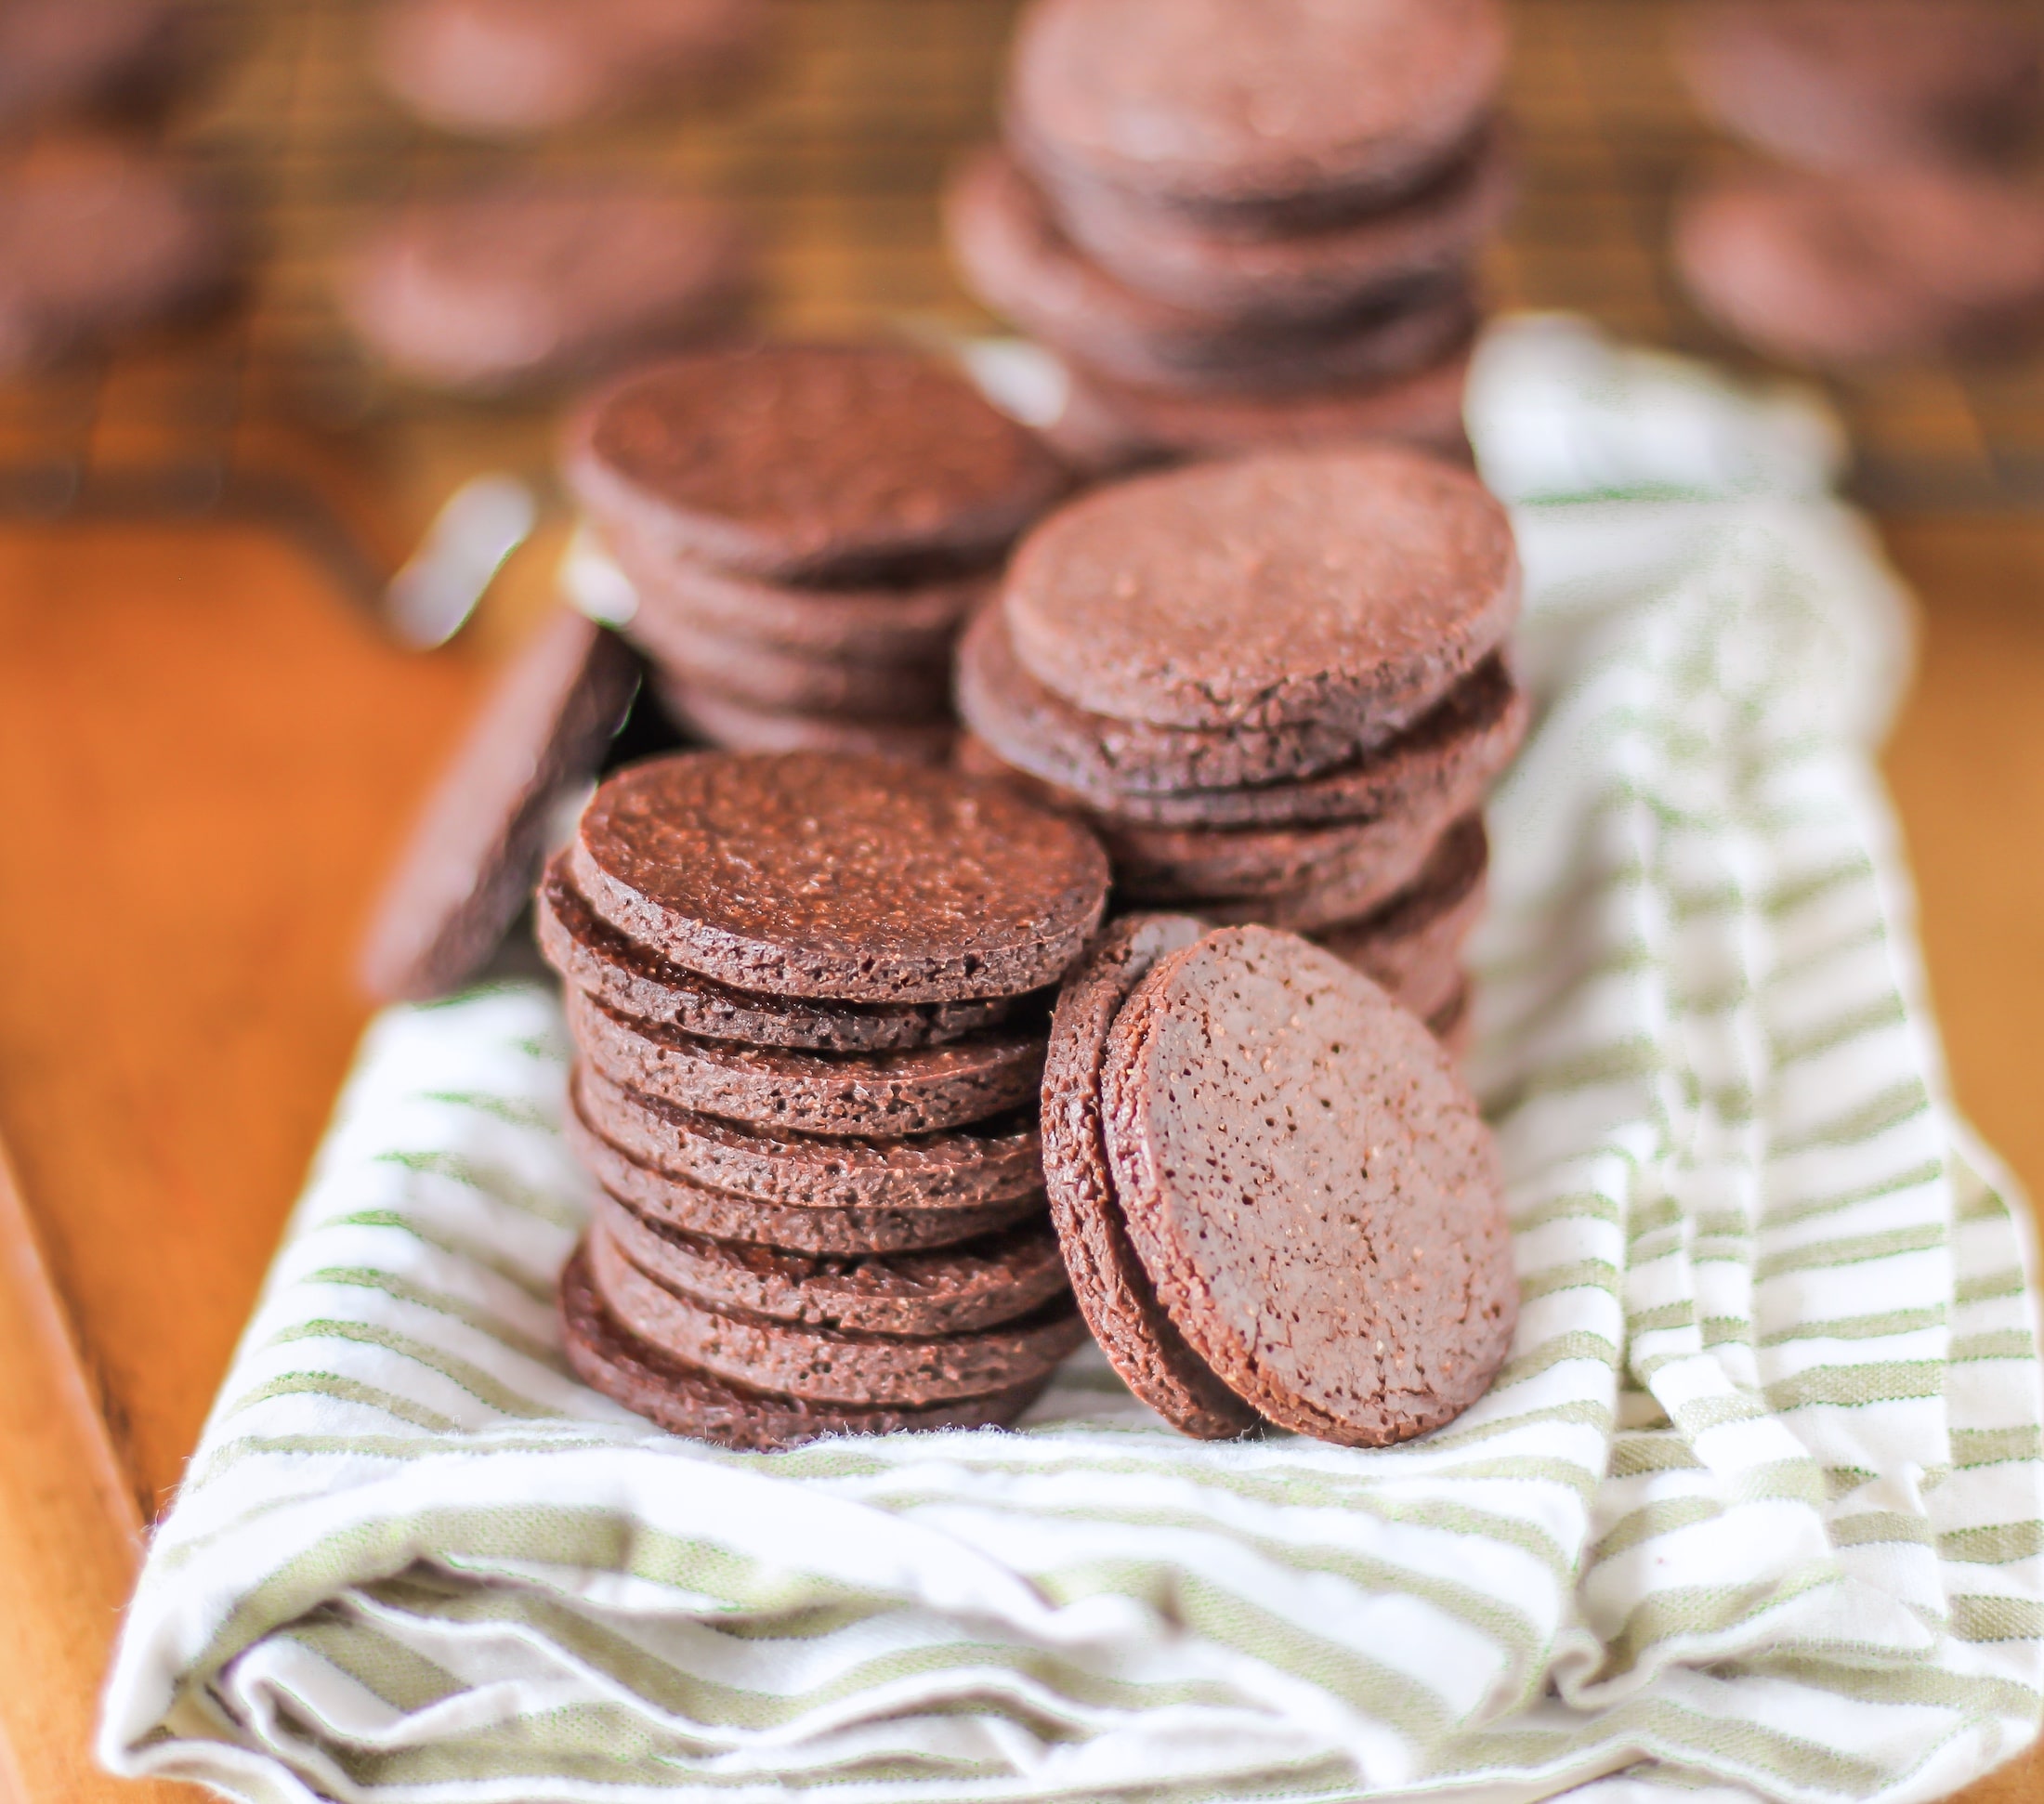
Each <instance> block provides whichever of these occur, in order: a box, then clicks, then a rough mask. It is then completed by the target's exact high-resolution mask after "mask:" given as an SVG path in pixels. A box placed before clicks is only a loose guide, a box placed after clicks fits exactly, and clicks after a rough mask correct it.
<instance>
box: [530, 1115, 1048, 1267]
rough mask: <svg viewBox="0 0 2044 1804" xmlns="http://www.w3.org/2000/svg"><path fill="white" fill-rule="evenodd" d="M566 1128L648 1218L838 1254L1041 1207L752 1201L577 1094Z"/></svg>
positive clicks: (897, 1248)
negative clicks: (693, 1172)
mask: <svg viewBox="0 0 2044 1804" xmlns="http://www.w3.org/2000/svg"><path fill="white" fill-rule="evenodd" d="M567 1135H568V1144H569V1145H570V1147H571V1148H572V1149H573V1151H574V1154H575V1157H577V1158H578V1159H580V1160H581V1161H582V1163H583V1167H584V1168H585V1169H586V1170H588V1171H589V1173H590V1175H591V1176H592V1177H594V1178H595V1179H596V1182H597V1183H599V1184H600V1185H601V1186H602V1187H603V1189H604V1192H605V1193H606V1194H607V1195H608V1196H611V1197H613V1198H615V1199H616V1200H617V1201H619V1202H621V1203H622V1204H624V1205H625V1206H626V1207H628V1208H630V1209H633V1210H634V1211H635V1213H637V1214H639V1215H641V1216H643V1217H645V1218H646V1219H647V1220H648V1221H651V1222H664V1223H666V1224H667V1225H668V1226H671V1227H674V1228H677V1229H679V1230H681V1231H682V1232H684V1233H688V1234H695V1235H705V1236H707V1237H708V1238H710V1239H713V1240H728V1241H735V1242H741V1243H744V1244H747V1245H751V1246H756V1247H779V1248H785V1249H786V1250H787V1251H789V1252H795V1253H811V1254H817V1255H826V1254H828V1255H832V1256H835V1257H858V1256H860V1255H863V1254H867V1253H912V1252H921V1251H924V1250H926V1249H928V1248H937V1247H952V1246H957V1245H959V1244H960V1243H962V1242H963V1241H967V1240H973V1239H976V1238H978V1237H980V1236H981V1235H988V1234H998V1233H1000V1232H1001V1231H1002V1230H1003V1229H1005V1228H1009V1227H1012V1226H1014V1225H1015V1223H1017V1222H1027V1221H1030V1220H1033V1219H1035V1218H1037V1217H1040V1216H1041V1215H1042V1212H1043V1203H1042V1197H1041V1196H1011V1197H1006V1198H1004V1199H1002V1200H1001V1201H999V1202H991V1203H980V1204H975V1205H972V1206H969V1207H957V1208H940V1209H869V1208H862V1207H853V1208H845V1209H837V1208H825V1209H806V1208H803V1207H802V1206H800V1205H799V1204H781V1203H763V1202H754V1201H752V1200H750V1199H748V1198H746V1197H743V1196H733V1195H732V1194H731V1193H729V1192H728V1191H723V1190H712V1189H709V1188H707V1187H706V1186H704V1185H702V1184H699V1183H690V1182H689V1181H688V1179H686V1178H681V1177H676V1176H675V1175H674V1174H673V1173H672V1172H669V1171H665V1170H661V1169H660V1168H659V1167H658V1166H654V1165H645V1164H641V1163H639V1162H638V1161H636V1160H635V1159H633V1158H631V1157H628V1156H627V1155H626V1154H625V1153H624V1152H622V1150H621V1149H620V1148H618V1147H617V1146H615V1145H613V1144H611V1143H610V1142H609V1140H608V1139H606V1138H605V1137H604V1136H603V1135H602V1134H600V1133H598V1132H597V1131H596V1129H594V1128H593V1127H591V1126H590V1125H589V1123H588V1122H587V1121H586V1120H585V1119H584V1118H583V1114H582V1112H581V1104H580V1102H579V1100H578V1103H577V1105H576V1107H575V1108H574V1109H573V1110H571V1111H570V1114H569V1118H568V1123H567Z"/></svg>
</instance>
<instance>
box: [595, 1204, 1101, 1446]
mask: <svg viewBox="0 0 2044 1804" xmlns="http://www.w3.org/2000/svg"><path fill="white" fill-rule="evenodd" d="M583 1244H584V1246H585V1247H586V1248H587V1252H588V1260H589V1275H590V1277H591V1279H592V1280H593V1281H594V1286H595V1289H596V1295H597V1296H598V1297H599V1298H600V1299H601V1300H602V1302H603V1306H604V1308H605V1310H606V1311H607V1312H608V1313H609V1314H610V1315H611V1316H612V1317H613V1318H614V1319H615V1320H616V1321H617V1323H618V1324H619V1326H620V1327H624V1328H626V1329H628V1330H629V1331H630V1332H631V1333H632V1334H634V1335H635V1336H636V1337H637V1338H638V1339H639V1340H644V1341H646V1342H648V1343H649V1345H651V1346H653V1347H655V1348H657V1349H659V1351H660V1352H662V1353H665V1354H666V1355H667V1356H668V1357H669V1358H670V1359H678V1360H680V1361H681V1362H682V1363H683V1364H685V1365H688V1366H695V1367H696V1368H697V1369H698V1370H701V1371H706V1372H709V1373H710V1374H712V1375H713V1376H714V1377H717V1378H723V1379H732V1380H735V1381H737V1382H739V1383H740V1384H746V1385H753V1386H757V1387H758V1388H759V1389H760V1390H763V1391H771V1392H774V1393H775V1394H776V1395H779V1396H788V1397H801V1398H803V1399H805V1400H806V1401H807V1402H810V1403H825V1404H854V1405H859V1406H860V1407H864V1408H872V1407H881V1408H910V1409H922V1408H926V1407H928V1406H929V1405H931V1404H936V1403H948V1402H951V1401H953V1400H954V1399H958V1398H963V1397H983V1396H987V1395H989V1394H991V1393H994V1392H1002V1391H1010V1390H1014V1389H1015V1388H1016V1387H1017V1386H1020V1385H1024V1384H1028V1383H1029V1382H1031V1381H1032V1380H1034V1379H1041V1378H1043V1377H1045V1376H1046V1375H1048V1374H1049V1372H1050V1371H1051V1370H1052V1369H1053V1368H1054V1367H1055V1366H1056V1364H1057V1362H1058V1361H1059V1360H1061V1359H1063V1358H1064V1357H1065V1355H1066V1354H1067V1353H1070V1352H1071V1351H1072V1350H1073V1349H1074V1348H1075V1347H1077V1346H1079V1345H1080V1344H1081V1342H1082V1341H1083V1340H1085V1338H1086V1327H1085V1324H1084V1322H1082V1321H1081V1319H1080V1316H1079V1312H1078V1311H1077V1310H1076V1309H1074V1308H1073V1307H1072V1303H1071V1299H1070V1298H1069V1297H1063V1298H1060V1299H1058V1300H1056V1301H1053V1302H1050V1303H1047V1304H1045V1305H1043V1306H1042V1308H1041V1309H1039V1310H1037V1311H1036V1312H1035V1313H1034V1314H1030V1315H1028V1316H1025V1317H1023V1318H1022V1319H1021V1320H1020V1321H1016V1322H1010V1323H1005V1324H1003V1325H1002V1326H1001V1327H994V1328H981V1329H979V1330H978V1331H977V1332H976V1333H972V1334H950V1335H941V1336H932V1337H930V1338H928V1339H919V1340H904V1339H900V1338H898V1337H896V1336H893V1335H881V1334H854V1333H851V1332H849V1331H845V1330H841V1329H832V1328H803V1327H788V1326H784V1325H782V1324H780V1323H778V1322H766V1321H761V1320H757V1319H754V1318H752V1317H748V1316H740V1315H726V1314H719V1313H718V1312H716V1311H715V1310H711V1309H705V1308H703V1307H702V1306H701V1304H700V1303H691V1302H688V1301H685V1300H683V1299H682V1298H680V1297H678V1296H676V1295H675V1293H674V1292H673V1291H672V1290H669V1289H668V1288H666V1287H665V1286H663V1285H662V1284H659V1283H657V1282H656V1281H655V1280H654V1279H652V1278H649V1277H648V1276H647V1275H646V1274H645V1273H643V1272H641V1271H640V1270H639V1269H638V1267H637V1266H635V1265H634V1264H633V1263H632V1262H631V1261H630V1260H628V1259H626V1258H625V1257H624V1255H623V1254H622V1252H620V1251H619V1250H618V1248H617V1246H616V1244H615V1243H614V1242H612V1241H611V1240H610V1238H609V1235H606V1234H605V1233H604V1232H603V1230H602V1229H601V1228H600V1227H598V1228H596V1229H593V1230H592V1231H591V1233H590V1235H589V1237H588V1239H587V1240H586V1241H585V1242H584V1243H583Z"/></svg>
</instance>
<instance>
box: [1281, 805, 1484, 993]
mask: <svg viewBox="0 0 2044 1804" xmlns="http://www.w3.org/2000/svg"><path fill="white" fill-rule="evenodd" d="M1489 869H1490V847H1489V841H1488V839H1487V836H1486V835H1485V833H1484V832H1483V830H1482V826H1481V823H1480V822H1476V821H1465V822H1464V823H1463V824H1462V826H1461V828H1460V829H1458V830H1456V831H1455V832H1453V833H1450V834H1449V835H1448V837H1447V838H1446V839H1445V840H1444V841H1443V842H1442V843H1441V844H1440V845H1439V847H1437V848H1436V850H1435V854H1434V856H1432V857H1431V858H1429V859H1428V860H1427V863H1426V867H1425V869H1422V871H1421V872H1420V874H1419V876H1417V877H1416V878H1414V879H1413V881H1412V882H1410V883H1409V884H1408V885H1407V886H1406V887H1405V888H1404V889H1402V890H1400V891H1399V892H1398V894H1397V895H1395V896H1393V897H1392V898H1391V899H1390V900H1389V901H1388V902H1386V903H1384V904H1383V905H1382V907H1381V908H1378V909H1375V910H1374V911H1372V912H1371V913H1369V914H1368V915H1365V916H1363V917H1362V919H1360V920H1358V921H1352V922H1343V924H1341V925H1339V926H1335V927H1330V928H1327V929H1325V930H1324V931H1322V932H1321V933H1319V934H1317V935H1315V937H1316V938H1317V940H1318V941H1319V943H1320V944H1321V945H1322V946H1324V947H1326V948H1327V949H1328V950H1329V951H1330V952H1331V953H1333V954H1334V956H1335V957H1336V958H1338V959H1340V960H1341V961H1343V963H1345V964H1352V965H1354V966H1355V967H1356V970H1358V971H1360V972H1361V973H1362V974H1364V975H1365V976H1367V977H1369V978H1370V979H1371V980H1372V981H1374V982H1375V983H1377V984H1378V985H1379V986H1381V987H1382V988H1383V989H1384V990H1385V991H1386V992H1387V993H1388V994H1389V995H1390V996H1391V997H1392V998H1393V999H1394V1000H1396V1001H1398V1002H1400V1003H1402V1004H1403V1005H1404V1006H1405V1007H1406V1008H1409V1009H1410V1010H1411V1011H1412V1013H1414V1014H1416V1015H1418V1016H1419V1017H1420V1018H1421V1019H1422V1021H1428V1022H1431V1021H1432V1020H1433V1019H1434V1017H1435V1016H1436V1015H1439V1014H1441V1013H1443V1012H1444V1011H1446V1010H1448V1009H1451V1008H1452V1007H1453V1006H1454V1003H1455V1001H1456V999H1457V997H1458V996H1459V995H1460V994H1461V990H1462V988H1463V987H1464V985H1465V983H1466V981H1467V980H1466V978H1465V977H1464V975H1463V972H1462V948H1464V947H1465V946H1466V945H1467V944H1468V942H1469V936H1470V935H1471V934H1472V933H1473V932H1474V931H1475V927H1476V923H1477V922H1478V921H1479V920H1481V919H1482V916H1483V909H1484V897H1485V889H1486V883H1485V879H1486V877H1487V874H1488V871H1489Z"/></svg>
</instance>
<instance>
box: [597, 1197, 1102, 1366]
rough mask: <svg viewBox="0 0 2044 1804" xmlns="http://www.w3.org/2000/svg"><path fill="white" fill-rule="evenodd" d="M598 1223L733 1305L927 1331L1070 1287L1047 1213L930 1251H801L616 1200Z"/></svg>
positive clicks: (829, 1324) (646, 1264) (847, 1325)
mask: <svg viewBox="0 0 2044 1804" xmlns="http://www.w3.org/2000/svg"><path fill="white" fill-rule="evenodd" d="M596 1222H598V1223H599V1224H600V1225H601V1227H602V1229H603V1232H604V1233H605V1234H606V1235H609V1238H610V1240H611V1241H612V1243H613V1244H614V1245H615V1246H616V1247H617V1248H618V1250H619V1251H620V1252H622V1254H623V1255H624V1256H625V1258H627V1259H628V1260H630V1261H632V1263H633V1264H634V1265H635V1266H637V1267H638V1268H639V1270H640V1271H642V1272H644V1273H646V1274H647V1275H649V1277H653V1278H657V1279H658V1280H659V1281H660V1283H661V1284H662V1286H664V1287H665V1288H667V1289H669V1290H672V1291H673V1292H675V1295H676V1296H678V1297H681V1298H683V1299H684V1300H685V1301H689V1302H694V1303H700V1304H701V1306H702V1307H703V1308H705V1309H712V1310H716V1311H718V1312H719V1313H721V1314H736V1315H741V1316H748V1317H753V1318H757V1319H760V1320H764V1321H769V1322H786V1323H791V1324H793V1325H794V1326H796V1327H818V1328H837V1329H841V1330H843V1331H844V1332H845V1333H848V1334H885V1335H894V1336H897V1337H907V1338H909V1339H911V1340H927V1339H930V1338H931V1337H933V1336H937V1335H943V1334H971V1333H976V1332H977V1331H978V1330H979V1329H981V1328H989V1327H999V1326H1000V1325H1001V1324H1002V1322H1012V1321H1015V1319H1017V1318H1018V1317H1020V1316H1024V1315H1028V1314H1030V1313H1031V1312H1033V1311H1035V1310H1038V1309H1041V1308H1042V1306H1043V1305H1044V1304H1045V1303H1047V1302H1049V1301H1051V1299H1052V1298H1053V1297H1055V1296H1057V1295H1058V1294H1059V1293H1060V1292H1062V1291H1063V1290H1064V1289H1065V1288H1067V1287H1066V1283H1065V1266H1064V1262H1063V1261H1062V1260H1061V1259H1060V1258H1059V1256H1058V1250H1057V1236H1056V1235H1055V1234H1053V1233H1052V1232H1051V1225H1050V1223H1049V1222H1046V1221H1043V1220H1042V1219H1038V1220H1035V1221H1032V1222H1024V1223H1021V1224H1019V1225H1017V1226H1015V1227H1011V1228H1004V1229H1002V1230H1001V1231H1000V1232H999V1233H996V1234H993V1235H986V1236H983V1237H982V1238H979V1239H977V1240H972V1241H968V1242H965V1243H964V1244H963V1245H960V1246H956V1247H947V1248H939V1249H937V1250H935V1251H931V1252H914V1253H896V1254H865V1253H854V1254H843V1253H792V1252H784V1251H780V1250H777V1249H775V1248H768V1247H760V1246H742V1245H739V1244H737V1243H734V1242H730V1241H722V1240H713V1239H710V1238H707V1237H706V1236H704V1235H694V1234H685V1233H683V1232H681V1231H680V1230H679V1229H676V1228H672V1227H662V1226H660V1225H658V1224H656V1223H654V1222H648V1221H645V1220H643V1219H641V1218H640V1217H639V1216H637V1215H635V1214H634V1213H633V1212H632V1210H630V1209H626V1208H624V1207H623V1206H622V1204H620V1203H617V1202H615V1201H604V1202H601V1203H599V1204H598V1206H597V1210H596Z"/></svg>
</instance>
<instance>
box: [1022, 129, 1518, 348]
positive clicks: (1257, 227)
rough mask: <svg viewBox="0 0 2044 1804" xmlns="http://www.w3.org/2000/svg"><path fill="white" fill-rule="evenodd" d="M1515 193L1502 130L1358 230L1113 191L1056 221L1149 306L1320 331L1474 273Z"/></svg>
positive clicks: (1074, 198)
mask: <svg viewBox="0 0 2044 1804" xmlns="http://www.w3.org/2000/svg"><path fill="white" fill-rule="evenodd" d="M1512 190H1513V156H1512V153H1511V152H1510V150H1508V149H1507V148H1506V144H1505V135H1504V134H1503V133H1502V132H1500V131H1496V130H1493V131H1490V132H1488V133H1487V134H1486V136H1485V137H1484V138H1483V140H1482V143H1481V144H1480V145H1479V147H1478V148H1477V149H1475V150H1473V151H1472V152H1470V153H1469V154H1468V155H1466V156H1463V157H1461V158H1460V159H1459V160H1458V161H1457V162H1456V163H1453V164H1451V165H1450V166H1449V167H1448V169H1446V170H1444V171H1443V172H1442V173H1441V174H1440V175H1439V176H1435V178H1434V180H1432V181H1430V182H1429V183H1428V184H1427V185H1426V186H1425V187H1424V188H1422V189H1421V190H1418V191H1417V192H1415V193H1413V194H1411V195H1409V196H1408V197H1407V198H1406V199H1404V200H1402V201H1399V202H1397V203H1395V204H1393V205H1391V206H1388V207H1384V208H1381V209H1375V210H1372V211H1370V212H1369V213H1365V214H1361V215H1358V216H1355V217H1353V218H1340V219H1334V220H1329V221H1321V222H1317V223H1314V224H1309V225H1306V226H1304V227H1299V228H1295V229H1289V230H1277V231H1273V230H1271V229H1269V227H1268V224H1267V222H1264V221H1249V220H1244V221H1240V222H1232V221H1228V220H1225V219H1221V220H1216V219H1215V218H1213V217H1212V216H1207V217H1203V218H1202V217H1193V216H1187V215H1186V214H1184V213H1181V212H1178V211H1176V210H1175V209H1172V208H1165V207H1158V206H1154V205H1143V204H1141V203H1132V202H1131V201H1130V200H1128V199H1127V198H1126V197H1125V196H1122V195H1119V194H1116V193H1115V192H1113V190H1108V189H1099V190H1091V191H1087V192H1084V193H1074V194H1068V195H1065V196H1061V197H1060V198H1061V200H1062V201H1063V202H1064V204H1063V205H1062V206H1061V207H1059V208H1058V209H1057V213H1058V220H1059V223H1060V224H1061V225H1062V227H1063V228H1064V230H1065V234H1066V236H1067V237H1068V238H1069V239H1070V240H1071V242H1073V243H1074V244H1076V245H1077V246H1078V247H1079V248H1080V250H1081V252H1082V253H1083V254H1084V255H1086V256H1088V257H1090V258H1091V259H1092V260H1093V261H1094V263H1096V264H1097V265H1098V266H1099V267H1100V268H1102V269H1104V270H1106V271H1107V272H1108V273H1110V274H1111V275H1114V276H1117V277H1119V278H1120V280H1121V281H1123V282H1125V283H1126V284H1127V285H1128V286H1129V287H1131V288H1133V289H1135V290H1137V291H1138V292H1140V293H1142V294H1151V295H1154V296H1156V297H1157V298H1158V299H1159V300H1161V301H1168V302H1170V303H1172V304H1173V305H1174V306H1177V307H1189V308H1191V309H1193V310H1195V311H1197V312H1202V313H1208V314H1219V315H1222V316H1225V317H1226V318H1228V319H1232V320H1241V321H1243V322H1244V323H1249V322H1259V323H1263V324H1264V325H1273V326H1275V325H1291V324H1298V323H1304V324H1313V323H1317V322H1318V321H1320V320H1329V319H1338V318H1341V317H1343V315H1345V314H1349V313H1352V312H1353V311H1354V310H1355V309H1356V307H1358V306H1360V305H1362V304H1364V303H1366V302H1368V301H1369V300H1370V299H1372V298H1373V297H1378V296H1382V295H1386V294H1395V293H1397V292H1399V291H1400V290H1403V289H1409V288H1411V287H1413V286H1414V285H1415V284H1419V283H1424V282H1427V281H1441V280H1443V279H1446V278H1448V277H1452V276H1455V275H1457V274H1459V273H1461V272H1462V271H1464V270H1466V269H1467V268H1469V267H1470V266H1471V265H1472V264H1473V263H1474V260H1475V257H1476V254H1477V252H1478V251H1479V249H1480V248H1481V246H1482V244H1483V242H1484V241H1485V240H1486V239H1487V238H1488V237H1490V236H1491V234H1492V233H1493V232H1495V231H1496V230H1497V229H1498V228H1499V227H1500V225H1501V224H1502V223H1503V220H1504V215H1505V212H1506V209H1507V207H1508V205H1509V203H1510V201H1511V198H1512ZM1230 224H1238V229H1234V230H1230V229H1227V228H1228V227H1229V225H1230Z"/></svg>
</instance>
